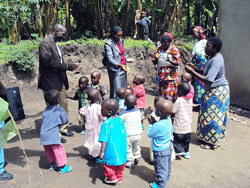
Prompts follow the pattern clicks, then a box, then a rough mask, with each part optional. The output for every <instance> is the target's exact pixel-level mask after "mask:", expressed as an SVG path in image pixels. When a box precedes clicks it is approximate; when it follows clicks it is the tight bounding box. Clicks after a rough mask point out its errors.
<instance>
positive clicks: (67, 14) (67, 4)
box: [65, 0, 71, 38]
mask: <svg viewBox="0 0 250 188" xmlns="http://www.w3.org/2000/svg"><path fill="white" fill-rule="evenodd" d="M65 3H66V15H65V16H66V28H67V31H68V38H70V36H71V28H70V7H69V3H70V0H65Z"/></svg>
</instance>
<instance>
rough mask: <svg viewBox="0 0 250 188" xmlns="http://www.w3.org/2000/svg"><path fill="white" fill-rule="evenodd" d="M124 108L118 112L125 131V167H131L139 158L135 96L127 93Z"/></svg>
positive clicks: (139, 130) (139, 116)
mask: <svg viewBox="0 0 250 188" xmlns="http://www.w3.org/2000/svg"><path fill="white" fill-rule="evenodd" d="M125 105H126V106H127V109H126V110H123V111H122V112H121V113H120V118H121V119H122V120H123V121H124V124H125V127H126V132H127V163H126V165H125V167H127V168H129V169H133V168H134V165H137V164H138V162H139V159H140V158H141V148H140V145H139V143H140V141H141V133H142V127H141V113H140V110H139V109H138V108H136V107H135V105H136V97H135V96H134V95H133V94H129V95H127V96H126V97H125Z"/></svg>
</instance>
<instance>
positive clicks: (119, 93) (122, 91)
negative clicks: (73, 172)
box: [116, 87, 126, 114]
mask: <svg viewBox="0 0 250 188" xmlns="http://www.w3.org/2000/svg"><path fill="white" fill-rule="evenodd" d="M116 96H117V97H118V98H119V100H118V104H119V110H118V112H117V114H120V112H121V111H122V110H126V109H125V107H126V106H125V105H124V103H125V96H126V89H125V88H123V87H120V88H118V89H117V90H116Z"/></svg>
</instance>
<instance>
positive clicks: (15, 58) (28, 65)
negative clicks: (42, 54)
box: [11, 49, 35, 72]
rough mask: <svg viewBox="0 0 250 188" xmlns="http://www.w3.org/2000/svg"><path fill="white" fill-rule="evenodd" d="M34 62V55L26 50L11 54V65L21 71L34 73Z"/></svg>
mask: <svg viewBox="0 0 250 188" xmlns="http://www.w3.org/2000/svg"><path fill="white" fill-rule="evenodd" d="M34 61H35V59H34V56H33V54H31V52H30V51H28V50H26V49H23V50H18V51H12V52H11V63H13V65H14V66H16V67H17V69H18V70H20V71H25V72H31V71H33V70H34V68H35V63H34Z"/></svg>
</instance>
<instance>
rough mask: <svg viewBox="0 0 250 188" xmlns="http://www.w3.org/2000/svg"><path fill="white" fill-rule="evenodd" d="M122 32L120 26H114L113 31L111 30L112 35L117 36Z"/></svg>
mask: <svg viewBox="0 0 250 188" xmlns="http://www.w3.org/2000/svg"><path fill="white" fill-rule="evenodd" d="M120 31H122V28H121V27H120V26H118V25H117V26H114V27H113V28H112V29H111V34H112V33H113V34H117V33H118V32H120Z"/></svg>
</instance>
